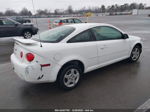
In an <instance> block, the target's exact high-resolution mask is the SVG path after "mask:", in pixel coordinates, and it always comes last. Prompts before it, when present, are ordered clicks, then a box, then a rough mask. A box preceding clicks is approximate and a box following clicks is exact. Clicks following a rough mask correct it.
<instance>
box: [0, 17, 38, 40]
mask: <svg viewBox="0 0 150 112" xmlns="http://www.w3.org/2000/svg"><path fill="white" fill-rule="evenodd" d="M37 32H38V28H36V27H34V26H33V24H31V23H26V24H21V23H19V22H16V21H14V20H12V19H10V18H0V37H11V36H23V37H24V38H31V37H32V35H35V34H37Z"/></svg>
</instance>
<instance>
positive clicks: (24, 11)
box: [19, 8, 32, 16]
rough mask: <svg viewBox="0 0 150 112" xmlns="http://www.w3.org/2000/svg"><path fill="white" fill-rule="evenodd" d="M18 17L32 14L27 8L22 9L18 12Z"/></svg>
mask: <svg viewBox="0 0 150 112" xmlns="http://www.w3.org/2000/svg"><path fill="white" fill-rule="evenodd" d="M19 15H21V16H32V13H31V11H29V10H28V9H27V8H23V9H22V10H21V11H20V13H19Z"/></svg>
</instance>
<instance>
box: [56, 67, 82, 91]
mask: <svg viewBox="0 0 150 112" xmlns="http://www.w3.org/2000/svg"><path fill="white" fill-rule="evenodd" d="M81 74H82V70H81V69H80V68H79V67H78V66H77V65H69V66H66V67H64V68H63V69H62V70H61V72H60V74H59V76H58V83H59V86H60V87H61V88H63V89H65V90H70V89H73V88H75V87H76V86H77V85H78V84H79V81H80V77H81Z"/></svg>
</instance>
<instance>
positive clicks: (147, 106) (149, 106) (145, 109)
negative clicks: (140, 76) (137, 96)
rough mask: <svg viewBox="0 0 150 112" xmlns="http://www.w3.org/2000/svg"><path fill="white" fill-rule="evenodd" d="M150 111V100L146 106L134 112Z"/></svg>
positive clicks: (143, 105)
mask: <svg viewBox="0 0 150 112" xmlns="http://www.w3.org/2000/svg"><path fill="white" fill-rule="evenodd" d="M149 109H150V99H148V100H147V101H146V102H145V103H144V104H142V105H141V106H139V107H138V108H137V109H136V110H135V111H134V112H146V111H148V110H149Z"/></svg>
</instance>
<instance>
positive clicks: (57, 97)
mask: <svg viewBox="0 0 150 112" xmlns="http://www.w3.org/2000/svg"><path fill="white" fill-rule="evenodd" d="M82 19H84V20H85V18H82ZM47 21H48V19H38V26H39V28H40V32H42V31H45V30H47V29H48V23H47ZM89 22H103V23H110V24H113V25H115V26H117V27H119V28H120V29H122V30H123V31H125V32H127V33H128V34H131V35H135V36H140V37H141V38H142V39H143V42H144V46H143V53H142V56H141V58H140V60H139V61H138V62H137V63H128V62H127V61H122V62H119V63H116V64H113V65H110V66H107V67H104V68H101V69H98V70H95V71H93V72H90V73H88V74H86V75H85V76H84V77H83V79H82V81H81V84H80V85H79V86H78V87H77V88H75V89H74V90H72V91H69V92H66V91H62V90H60V89H59V88H57V86H56V84H30V83H27V82H24V81H22V80H21V79H20V78H19V77H18V76H17V75H16V74H15V73H14V72H13V70H12V67H11V64H10V60H9V56H10V54H11V52H12V48H13V41H12V39H11V38H8V39H0V109H45V108H46V109H50V108H53V109H54V108H88V109H89V108H92V109H108V108H109V109H136V108H137V107H139V106H140V105H141V104H143V103H144V102H145V101H147V100H148V99H149V98H150V84H149V83H150V18H148V17H146V16H103V17H91V18H89Z"/></svg>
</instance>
